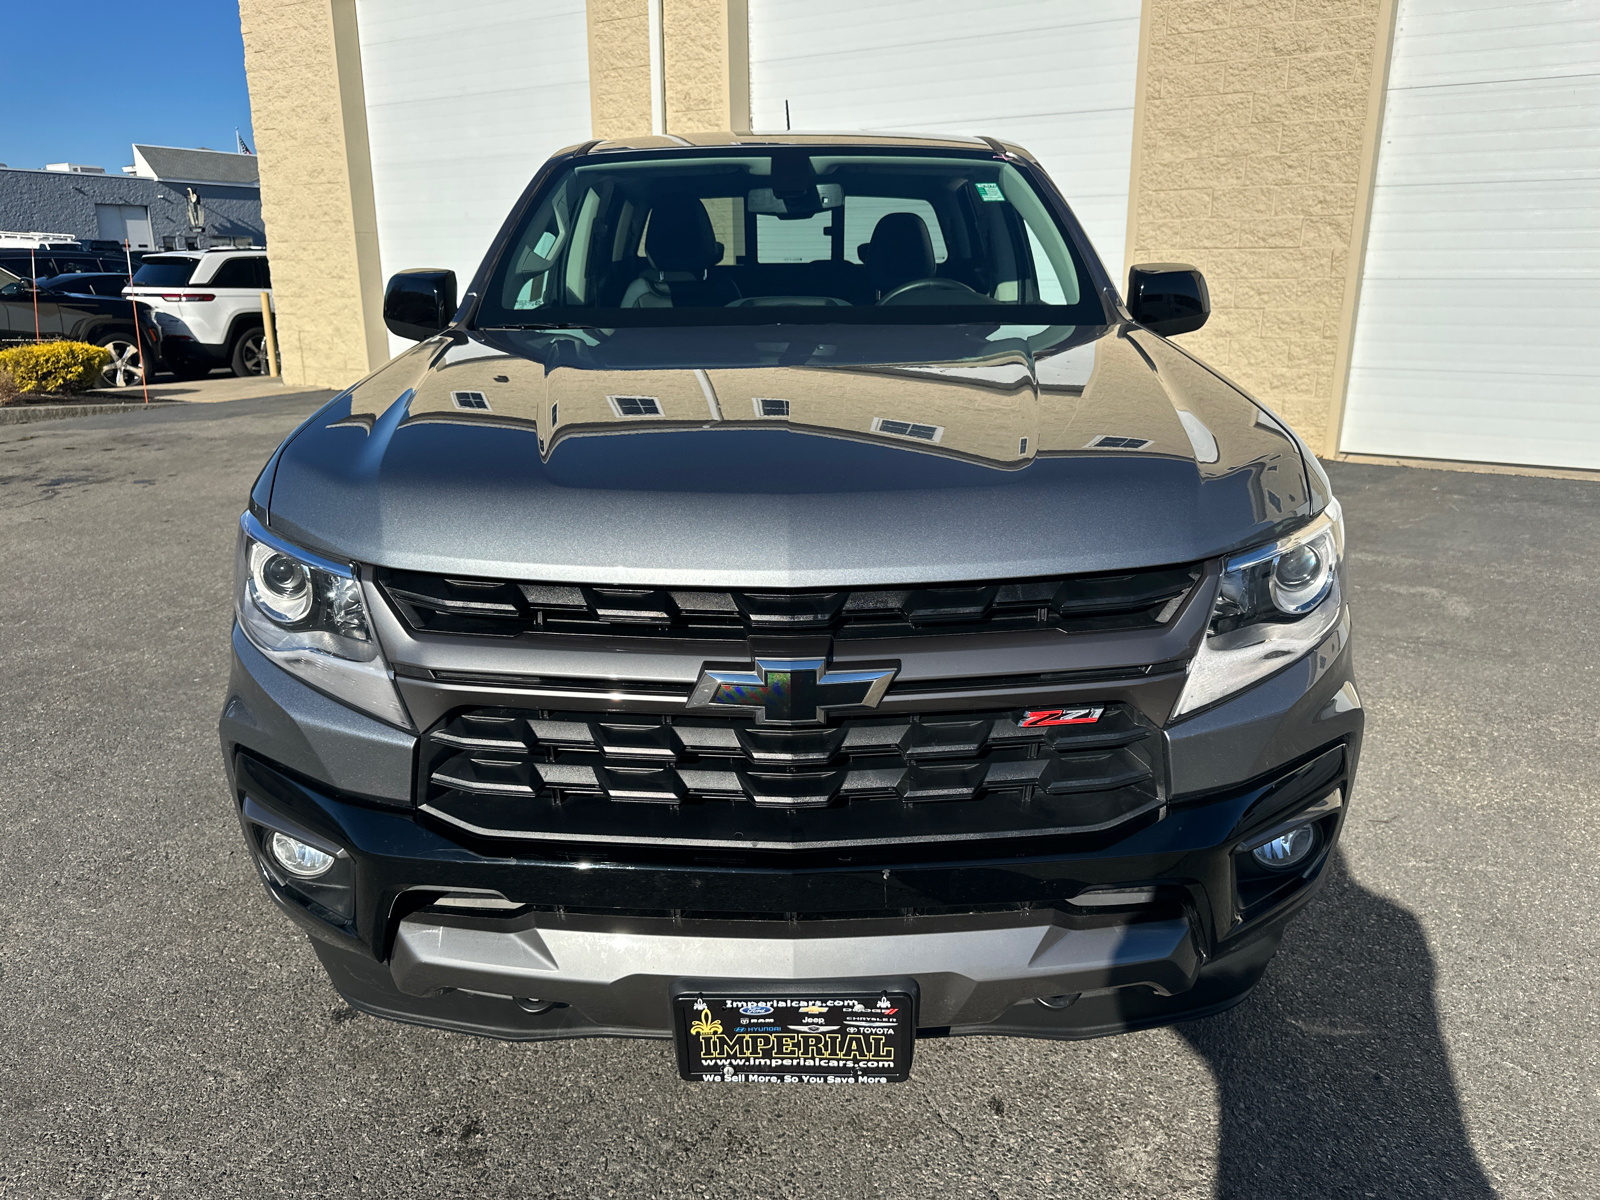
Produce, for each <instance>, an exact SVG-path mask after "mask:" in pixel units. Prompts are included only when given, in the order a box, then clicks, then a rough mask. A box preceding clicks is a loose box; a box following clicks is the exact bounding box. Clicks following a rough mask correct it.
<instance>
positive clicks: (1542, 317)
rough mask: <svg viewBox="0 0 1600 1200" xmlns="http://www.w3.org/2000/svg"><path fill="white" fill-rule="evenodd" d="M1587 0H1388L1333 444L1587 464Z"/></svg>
mask: <svg viewBox="0 0 1600 1200" xmlns="http://www.w3.org/2000/svg"><path fill="white" fill-rule="evenodd" d="M1597 197H1600V3H1596V2H1595V0H1554V2H1550V0H1520V2H1515V3H1507V2H1506V0H1498V2H1492V0H1400V9H1399V13H1398V23H1397V26H1396V34H1395V43H1394V57H1393V60H1392V65H1391V68H1390V79H1389V92H1388V97H1387V107H1386V109H1385V114H1384V123H1383V139H1382V143H1381V147H1380V151H1379V157H1378V171H1377V176H1376V179H1375V182H1374V190H1373V205H1372V225H1371V231H1370V234H1369V239H1368V246H1367V257H1366V269H1365V274H1364V278H1363V283H1362V291H1361V308H1360V313H1359V315H1358V319H1357V324H1356V338H1355V345H1354V348H1353V353H1352V359H1351V372H1350V391H1349V398H1348V400H1347V403H1346V415H1345V421H1344V432H1343V436H1342V438H1341V449H1343V450H1346V451H1350V452H1354V453H1366V454H1397V455H1408V456H1416V457H1423V458H1446V459H1467V460H1479V461H1486V462H1505V463H1530V464H1542V465H1546V466H1568V467H1587V468H1600V199H1597Z"/></svg>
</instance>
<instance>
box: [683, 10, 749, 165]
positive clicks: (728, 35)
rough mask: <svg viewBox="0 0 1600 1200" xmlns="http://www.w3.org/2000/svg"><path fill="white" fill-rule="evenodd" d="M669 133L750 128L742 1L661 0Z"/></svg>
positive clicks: (745, 16)
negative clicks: (663, 0) (663, 1)
mask: <svg viewBox="0 0 1600 1200" xmlns="http://www.w3.org/2000/svg"><path fill="white" fill-rule="evenodd" d="M662 17H663V19H662V40H663V42H664V43H665V50H666V53H665V55H664V58H665V64H666V73H665V84H666V88H665V90H666V96H667V132H668V133H705V132H715V131H718V130H731V129H740V130H744V129H749V128H750V32H749V17H748V13H747V10H746V7H745V2H744V0H666V3H665V4H664V5H663V12H662Z"/></svg>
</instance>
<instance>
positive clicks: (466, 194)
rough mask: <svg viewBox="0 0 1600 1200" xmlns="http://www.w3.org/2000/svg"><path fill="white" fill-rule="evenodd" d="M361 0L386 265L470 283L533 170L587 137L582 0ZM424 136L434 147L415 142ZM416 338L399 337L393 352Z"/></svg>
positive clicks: (461, 288)
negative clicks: (531, 9)
mask: <svg viewBox="0 0 1600 1200" xmlns="http://www.w3.org/2000/svg"><path fill="white" fill-rule="evenodd" d="M538 11H539V19H538V20H537V21H530V20H528V19H527V18H528V4H527V0H456V3H455V4H454V6H453V7H452V9H451V18H452V19H451V20H449V21H447V22H441V21H440V19H439V4H438V0H357V2H356V16H357V33H358V35H359V38H360V43H361V71H362V80H363V86H364V91H365V94H366V113H367V129H368V135H369V140H370V143H371V148H372V187H373V199H374V201H375V203H376V206H377V215H378V235H379V253H380V259H381V267H382V275H383V277H384V278H385V279H387V278H388V277H389V276H390V275H392V274H393V273H394V272H395V271H399V270H404V269H407V268H411V267H444V268H447V269H449V270H452V271H454V272H455V275H456V284H457V290H458V294H460V293H464V292H465V291H466V289H467V285H468V284H469V283H470V282H471V280H472V277H473V275H474V273H476V271H477V269H478V265H479V263H480V262H482V260H483V256H484V253H485V252H486V251H487V250H488V248H489V243H490V241H492V240H493V238H494V235H495V234H496V232H498V231H499V229H500V226H501V224H502V223H503V222H504V221H505V217H506V213H507V212H509V211H510V210H511V207H512V205H513V204H515V203H516V200H517V197H519V196H520V195H521V194H522V192H523V190H524V188H526V187H527V184H528V180H530V179H531V178H533V175H534V172H536V171H537V170H538V169H539V167H540V166H541V165H542V164H543V163H544V161H545V160H546V159H547V158H549V157H550V155H551V154H553V153H555V152H556V151H557V150H559V149H561V148H562V147H563V146H570V145H572V144H573V143H575V142H582V141H586V140H588V138H589V136H590V135H589V127H590V114H589V64H588V55H587V53H586V44H587V38H586V36H585V19H584V18H585V14H584V5H583V0H540V4H539V9H538ZM418 147H427V151H426V152H425V153H420V154H419V153H418ZM408 345H410V343H409V342H407V341H405V340H404V339H401V338H397V337H393V336H391V337H390V339H389V348H390V352H391V353H395V354H398V353H399V352H400V351H401V350H403V349H405V347H407V346H408Z"/></svg>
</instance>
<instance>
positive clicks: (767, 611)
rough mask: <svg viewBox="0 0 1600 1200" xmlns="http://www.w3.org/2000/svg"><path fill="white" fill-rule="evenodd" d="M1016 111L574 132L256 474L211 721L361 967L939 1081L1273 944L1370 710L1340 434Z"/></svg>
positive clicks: (1237, 978)
mask: <svg viewBox="0 0 1600 1200" xmlns="http://www.w3.org/2000/svg"><path fill="white" fill-rule="evenodd" d="M1207 312H1208V299H1207V294H1206V289H1205V284H1204V282H1203V280H1202V279H1201V278H1200V276H1199V273H1198V272H1196V271H1194V270H1193V269H1192V268H1188V267H1185V266H1181V265H1177V264H1160V265H1153V266H1143V267H1135V268H1133V270H1132V271H1131V273H1130V278H1129V289H1128V294H1127V296H1126V297H1125V298H1124V297H1122V296H1119V295H1118V293H1117V290H1116V288H1115V286H1114V285H1113V283H1112V281H1111V280H1110V279H1109V278H1107V276H1106V274H1105V271H1104V268H1103V267H1102V266H1101V264H1100V262H1099V260H1098V259H1097V258H1096V257H1095V254H1094V251H1093V249H1092V248H1091V247H1090V245H1089V242H1088V240H1087V239H1086V238H1085V237H1084V234H1083V232H1082V229H1081V228H1080V227H1079V225H1078V223H1077V222H1076V220H1075V219H1074V217H1073V215H1072V212H1071V211H1070V209H1069V208H1068V207H1067V205H1066V203H1065V202H1064V201H1063V200H1062V198H1061V197H1060V196H1059V195H1058V194H1057V192H1056V190H1055V189H1054V187H1053V186H1052V185H1051V183H1050V181H1049V180H1048V179H1047V178H1046V177H1045V175H1044V174H1043V172H1042V171H1041V170H1040V169H1039V167H1038V165H1037V163H1036V162H1035V161H1034V160H1033V159H1032V158H1031V157H1030V156H1029V155H1028V154H1027V152H1026V151H1024V150H1022V149H1021V148H1020V147H1017V146H1014V145H1009V144H1005V143H1001V142H997V141H988V140H980V141H963V140H954V139H932V138H928V139H921V138H881V137H865V136H841V137H816V136H808V137H802V136H799V135H780V136H770V137H769V136H765V135H755V136H752V135H743V136H739V135H703V136H701V137H699V138H698V139H681V138H671V139H667V138H651V139H643V140H640V141H636V142H601V143H590V144H587V145H584V146H580V147H577V148H575V149H572V150H569V151H566V152H563V153H562V154H560V155H558V156H557V157H556V158H554V159H553V160H552V161H551V162H550V163H548V164H547V165H546V166H545V167H544V168H543V169H542V170H541V171H540V172H539V174H538V175H537V177H536V178H535V179H534V180H533V182H532V184H531V185H530V186H529V187H528V189H527V191H526V192H525V193H524V195H523V196H522V198H521V200H520V201H519V202H518V204H517V206H516V208H515V210H514V211H513V212H512V214H511V216H510V217H509V219H508V220H507V222H506V224H505V226H504V228H503V230H502V231H501V233H500V235H499V236H498V237H497V239H496V240H495V242H494V244H493V246H492V247H491V249H490V250H489V253H488V256H487V257H486V258H485V260H484V262H483V265H482V266H481V267H480V268H479V270H478V273H477V274H476V276H475V277H474V278H473V280H472V281H471V283H470V285H469V286H468V288H467V291H466V295H465V298H464V300H463V301H462V302H461V303H460V305H459V306H458V305H457V303H456V286H455V279H454V277H453V276H452V275H451V274H450V273H449V272H444V271H411V272H403V273H401V274H400V275H397V276H396V277H395V278H394V279H392V280H391V281H390V284H389V288H388V292H387V295H386V299H385V316H386V319H387V321H388V324H389V328H390V329H391V330H392V331H394V332H395V333H397V334H400V335H402V336H405V337H409V338H413V339H416V340H417V341H418V342H419V344H418V345H417V346H415V347H414V348H413V349H411V350H409V351H408V352H406V353H404V354H402V355H400V356H399V357H398V358H396V359H395V360H394V361H393V362H391V363H390V364H389V365H388V366H386V367H384V368H383V369H381V370H379V371H378V372H376V373H375V374H373V375H372V376H370V377H368V378H367V379H365V380H363V381H362V382H360V383H359V384H357V385H356V386H354V387H352V388H351V389H350V390H348V391H347V392H345V393H343V394H342V395H340V396H339V397H337V398H336V399H335V400H333V401H332V402H330V403H329V404H328V405H327V406H326V407H325V408H323V409H322V410H321V411H320V412H318V413H317V414H316V415H315V416H313V417H312V418H311V419H310V420H308V421H307V422H306V423H305V424H304V425H303V426H302V427H301V428H300V429H299V430H297V431H296V432H295V433H294V434H292V435H291V436H290V437H289V439H288V440H287V441H285V442H284V444H283V445H282V446H281V447H280V448H279V449H278V451H277V452H276V453H275V454H274V455H273V456H272V458H271V460H270V461H269V462H268V463H267V466H266V468H265V469H264V470H263V471H262V473H261V476H260V479H259V480H258V481H257V482H256V485H255V487H254V489H253V491H252V493H251V497H250V504H249V510H248V512H246V513H245V514H244V516H243V518H242V522H241V533H240V539H239V552H238V588H237V624H236V626H235V628H234V632H233V647H234V654H235V658H234V668H233V677H232V681H231V684H230V688H229V694H228V699H227V704H226V707H225V709H224V711H223V715H222V722H221V733H222V744H223V751H224V754H225V758H226V762H227V768H228V776H229V780H230V785H231V787H232V793H233V798H234V801H235V804H236V806H237V808H238V811H239V815H240V819H241V822H242V825H243V829H244V834H245V837H246V840H247V842H248V845H249V847H250V850H251V853H252V855H253V859H254V862H255V865H256V868H257V870H258V871H259V873H260V877H261V879H262V881H263V883H265V885H266V888H267V892H268V894H269V895H270V896H271V897H272V899H273V901H274V902H275V903H276V904H277V906H278V907H279V908H280V909H281V910H282V911H283V912H284V913H285V914H287V915H288V916H289V917H290V918H291V919H292V920H294V921H295V922H296V923H297V924H299V925H300V926H301V927H302V928H303V929H304V930H305V931H306V932H307V933H309V934H310V936H311V938H312V942H313V945H314V946H315V948H316V951H317V953H318V955H319V956H320V957H321V960H322V963H323V965H324V966H325V967H326V969H327V971H328V973H329V975H330V976H331V977H332V980H333V982H334V985H335V986H336V987H337V988H338V990H339V991H340V993H341V994H342V995H343V996H344V997H345V998H346V1000H348V1001H349V1003H350V1004H351V1005H353V1006H354V1007H356V1008H358V1009H361V1010H363V1011H366V1012H369V1013H374V1014H377V1015H380V1016H385V1017H390V1018H394V1019H397V1020H401V1021H410V1022H416V1023H419V1024H425V1025H433V1026H438V1027H442V1028H446V1029H454V1030H459V1031H463V1032H469V1033H477V1034H487V1035H491V1036H495V1037H502V1038H517V1039H533V1038H548V1037H573V1036H588V1035H614V1036H636V1037H661V1038H675V1039H676V1045H677V1052H678V1062H679V1067H680V1070H681V1071H682V1072H683V1074H684V1076H685V1077H686V1078H694V1079H715V1080H798V1081H813V1080H815V1081H822V1080H830V1079H845V1080H858V1081H881V1080H895V1079H900V1078H904V1076H905V1072H906V1071H907V1069H908V1068H909V1066H910V1057H911V1053H912V1049H913V1046H914V1039H915V1038H916V1037H930V1036H945V1035H950V1034H970V1033H988V1034H995V1033H1003V1034H1016V1035H1022V1036H1030V1037H1058V1038H1082V1037H1094V1036H1098V1035H1102V1034H1108V1033H1115V1032H1119V1031H1123V1030H1128V1029H1136V1028H1141V1027H1145V1026H1150V1025H1157V1024H1163V1023H1166V1022H1170V1021H1175V1020H1181V1019H1186V1018H1191V1017H1198V1016H1203V1015H1205V1014H1208V1013H1214V1012H1217V1011H1219V1010H1221V1009H1223V1008H1226V1007H1228V1006H1229V1005H1232V1004H1235V1003H1237V1002H1238V1001H1240V1000H1241V999H1243V998H1244V996H1245V995H1246V994H1247V993H1248V992H1249V990H1250V988H1251V987H1252V986H1253V985H1254V984H1255V982H1256V981H1257V979H1259V978H1260V976H1261V973H1262V971H1263V970H1264V969H1265V968H1266V965H1267V962H1268V960H1269V959H1271V957H1272V956H1273V954H1274V952H1275V951H1276V949H1277V947H1278V943H1279V939H1280V937H1281V936H1282V933H1283V930H1284V927H1285V925H1286V924H1287V923H1288V921H1289V919H1290V918H1291V917H1292V916H1293V915H1294V914H1295V913H1296V912H1297V911H1298V910H1299V909H1300V908H1301V907H1302V906H1303V905H1304V904H1305V903H1306V901H1307V900H1308V899H1309V898H1310V896H1311V894H1312V892H1313V891H1314V890H1315V889H1316V887H1317V885H1318V883H1319V881H1320V879H1321V877H1322V875H1323V873H1324V872H1325V870H1326V866H1327V863H1328V859H1329V855H1330V852H1331V850H1332V847H1333V845H1334V842H1335V840H1336V839H1337V837H1338V834H1339V830H1340V826H1341V823H1342V821H1343V818H1344V813H1345V808H1346V804H1347V803H1348V799H1349V794H1350V787H1351V783H1352V780H1353V778H1354V774H1355V769H1356V760H1357V756H1358V752H1359V749H1360V741H1361V729H1362V712H1361V705H1360V700H1359V699H1358V697H1357V694H1356V689H1355V684H1354V682H1353V677H1352V673H1351V665H1350V650H1349V617H1348V611H1347V609H1346V607H1345V599H1344V594H1343V590H1342V586H1341V558H1342V554H1343V540H1344V531H1343V524H1342V521H1341V518H1340V513H1339V507H1338V504H1337V503H1336V502H1335V501H1334V499H1333V497H1332V495H1331V494H1330V492H1329V488H1328V481H1327V478H1326V476H1325V475H1324V473H1323V471H1322V470H1321V468H1320V466H1319V465H1318V463H1317V461H1316V459H1315V458H1314V457H1313V456H1312V455H1311V454H1310V452H1309V451H1307V449H1306V448H1305V446H1304V445H1303V444H1301V443H1300V441H1299V440H1298V439H1297V438H1296V437H1295V435H1294V434H1293V433H1292V432H1291V431H1290V430H1289V429H1288V428H1287V427H1286V426H1285V425H1284V424H1283V423H1282V422H1281V421H1280V420H1278V419H1277V418H1276V417H1274V416H1273V415H1272V413H1270V412H1269V411H1268V410H1267V409H1265V408H1263V407H1262V406H1261V405H1260V404H1258V403H1257V402H1255V401H1254V400H1252V399H1251V398H1250V397H1249V396H1247V395H1245V394H1244V393H1243V392H1241V391H1240V390H1239V389H1238V388H1237V387H1235V386H1233V385H1232V384H1230V383H1229V382H1228V381H1227V380H1225V379H1223V378H1221V377H1220V376H1218V375H1217V374H1216V373H1214V372H1213V371H1211V370H1210V369H1208V368H1207V367H1206V366H1204V365H1203V364H1202V363H1200V362H1198V361H1197V360H1196V359H1194V358H1193V357H1191V356H1190V355H1189V354H1187V353H1185V352H1184V351H1183V350H1182V349H1180V348H1179V347H1178V346H1177V345H1175V344H1174V343H1173V342H1172V341H1170V340H1168V339H1169V338H1170V337H1171V336H1173V335H1175V334H1181V333H1184V332H1186V331H1189V330H1193V329H1197V328H1199V327H1200V325H1201V324H1203V323H1204V321H1205V319H1206V316H1207Z"/></svg>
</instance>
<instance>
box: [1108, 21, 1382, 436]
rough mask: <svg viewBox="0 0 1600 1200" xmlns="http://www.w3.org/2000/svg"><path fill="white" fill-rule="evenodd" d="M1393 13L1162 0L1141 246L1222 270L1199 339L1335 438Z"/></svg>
mask: <svg viewBox="0 0 1600 1200" xmlns="http://www.w3.org/2000/svg"><path fill="white" fill-rule="evenodd" d="M1393 20H1394V11H1393V0H1145V12H1144V22H1143V30H1142V35H1141V36H1142V39H1143V40H1142V43H1141V47H1140V86H1139V94H1138V100H1137V104H1138V108H1137V113H1136V117H1135V125H1134V155H1133V179H1132V188H1131V192H1130V196H1129V212H1128V257H1127V261H1128V262H1129V263H1139V262H1161V261H1179V262H1191V263H1193V264H1194V265H1195V266H1197V267H1199V268H1200V269H1201V270H1202V271H1204V272H1205V275H1206V281H1207V283H1208V284H1209V285H1210V288H1211V300H1212V305H1213V309H1214V311H1213V315H1212V317H1211V321H1210V322H1209V323H1208V324H1207V325H1206V327H1205V328H1204V329H1202V330H1200V331H1199V332H1198V333H1193V334H1187V335H1185V336H1184V337H1183V338H1182V339H1181V343H1182V344H1183V345H1184V346H1187V347H1189V348H1191V349H1192V350H1193V351H1194V352H1195V353H1196V354H1198V355H1200V356H1201V357H1203V358H1204V359H1205V360H1206V361H1207V362H1209V363H1211V364H1212V365H1214V366H1215V367H1216V368H1217V369H1218V370H1220V371H1223V372H1225V373H1227V374H1228V375H1230V376H1231V377H1232V378H1234V379H1236V380H1237V381H1238V382H1239V383H1240V384H1242V385H1243V386H1245V387H1246V388H1249V389H1250V390H1251V391H1252V392H1254V393H1255V394H1256V395H1257V396H1258V397H1259V398H1260V399H1261V400H1262V401H1263V402H1264V403H1266V404H1269V405H1271V406H1272V407H1273V408H1274V409H1276V410H1277V411H1279V412H1280V413H1282V414H1283V415H1284V416H1285V417H1286V418H1287V419H1288V420H1289V421H1290V422H1291V423H1293V425H1294V426H1295V428H1296V429H1297V430H1298V431H1299V432H1300V433H1301V435H1302V436H1304V437H1305V438H1306V440H1307V441H1308V442H1309V443H1310V444H1311V446H1312V448H1313V449H1315V450H1317V451H1318V452H1331V450H1332V448H1333V446H1332V442H1333V439H1334V438H1335V437H1336V436H1337V426H1338V416H1339V411H1340V409H1341V408H1342V405H1343V396H1344V385H1345V376H1346V375H1347V374H1348V370H1349V346H1350V338H1351V334H1352V331H1353V328H1354V322H1355V304H1356V298H1357V292H1358V288H1359V284H1360V273H1361V259H1362V256H1363V252H1364V247H1365V240H1366V224H1367V213H1368V208H1369V205H1370V199H1371V191H1372V169H1373V164H1374V162H1375V160H1376V153H1377V138H1378V132H1379V128H1380V124H1381V120H1382V108H1383V90H1384V81H1385V77H1386V73H1387V69H1388V58H1389V43H1390V37H1391V31H1392V27H1393ZM1124 283H1126V281H1125V280H1124Z"/></svg>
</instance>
